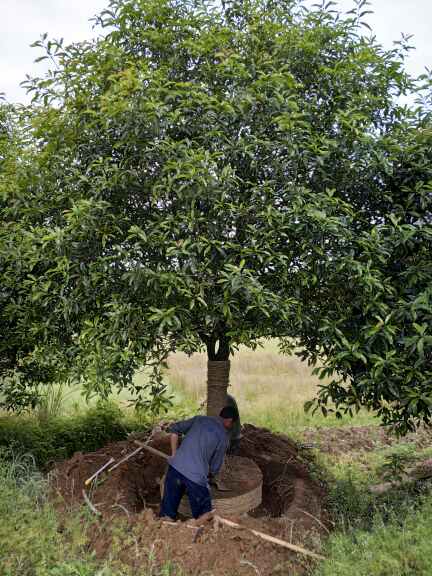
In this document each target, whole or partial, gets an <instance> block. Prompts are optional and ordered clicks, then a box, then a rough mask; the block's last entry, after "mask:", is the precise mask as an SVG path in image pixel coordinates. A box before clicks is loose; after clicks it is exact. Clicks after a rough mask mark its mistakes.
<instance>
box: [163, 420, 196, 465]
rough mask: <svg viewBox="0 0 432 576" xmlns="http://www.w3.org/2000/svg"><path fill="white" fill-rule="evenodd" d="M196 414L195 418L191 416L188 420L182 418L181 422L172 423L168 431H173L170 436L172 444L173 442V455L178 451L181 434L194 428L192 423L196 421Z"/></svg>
mask: <svg viewBox="0 0 432 576" xmlns="http://www.w3.org/2000/svg"><path fill="white" fill-rule="evenodd" d="M195 418H196V417H195V416H194V417H193V418H189V419H188V420H181V421H180V422H175V423H174V424H171V426H170V427H169V428H168V432H170V433H171V436H170V444H171V456H174V455H175V453H176V452H177V447H178V443H179V434H187V433H188V432H189V430H190V429H191V428H192V424H193V423H194V420H195Z"/></svg>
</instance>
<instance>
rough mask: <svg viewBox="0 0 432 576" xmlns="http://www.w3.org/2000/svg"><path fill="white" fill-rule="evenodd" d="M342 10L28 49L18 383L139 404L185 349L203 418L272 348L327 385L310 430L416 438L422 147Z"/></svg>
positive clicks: (425, 234) (354, 18)
mask: <svg viewBox="0 0 432 576" xmlns="http://www.w3.org/2000/svg"><path fill="white" fill-rule="evenodd" d="M330 4H331V3H330ZM364 5H365V2H361V1H359V2H357V3H356V4H355V8H354V10H353V12H352V13H351V14H349V15H347V16H346V17H342V16H341V15H340V14H338V13H337V12H335V11H334V10H332V9H331V6H330V5H327V6H325V5H324V4H323V6H321V7H314V8H313V9H312V10H311V11H308V10H306V9H305V8H304V7H302V6H301V4H300V3H299V2H297V1H295V0H284V1H279V2H274V1H272V0H244V1H242V2H240V1H232V2H228V1H227V2H223V3H222V4H221V5H220V4H219V3H212V2H207V1H205V0H193V1H192V0H191V1H186V0H182V1H180V0H157V1H156V0H112V1H111V2H110V5H109V8H108V9H107V10H106V11H104V12H102V14H100V16H99V17H98V18H97V19H96V23H97V24H98V25H99V26H100V27H101V29H102V31H103V35H102V36H101V37H99V38H98V39H96V40H94V41H92V42H85V43H80V44H75V45H71V46H68V47H63V45H62V44H61V43H60V42H55V41H47V39H46V38H43V39H42V40H41V42H40V43H38V44H39V45H40V46H43V47H45V50H46V52H47V57H49V58H51V59H52V60H53V61H54V62H55V67H53V70H52V71H51V72H50V73H49V74H48V75H47V76H46V77H44V78H42V79H33V80H29V81H28V87H29V89H30V91H32V92H33V94H34V100H33V106H32V109H31V110H30V111H29V112H28V116H27V118H26V122H27V125H28V126H29V130H30V135H31V138H32V152H31V156H32V162H29V163H28V164H27V165H26V166H24V167H20V171H21V172H22V175H21V176H20V184H19V186H17V187H16V188H14V189H13V190H12V191H11V192H10V193H9V194H8V202H7V206H6V208H5V209H4V218H6V219H8V220H9V227H10V229H12V228H13V229H14V230H15V233H16V234H17V239H19V238H20V235H24V236H25V238H31V242H32V246H31V249H30V248H28V247H27V249H24V250H23V249H22V248H20V251H21V256H20V258H19V261H20V266H21V270H23V271H24V273H25V274H26V278H25V282H24V283H23V284H22V285H23V286H24V289H23V291H22V298H21V299H20V301H19V303H17V304H16V308H15V311H16V312H17V313H18V312H19V314H20V317H22V318H27V319H28V322H29V326H30V327H31V333H32V335H33V337H34V338H35V341H36V342H37V345H36V346H35V347H34V350H33V351H32V353H30V354H26V356H25V362H28V363H33V362H35V363H36V364H38V365H39V364H41V365H43V364H44V362H45V363H47V362H48V363H49V362H51V364H50V365H52V363H55V362H56V361H58V362H61V363H62V366H68V370H69V374H70V375H71V374H73V375H75V377H77V378H80V377H82V376H85V379H86V382H88V383H89V386H91V387H92V388H93V389H96V390H99V391H102V392H103V391H106V390H107V389H109V387H110V385H111V384H110V383H112V382H117V383H119V384H120V385H122V386H123V385H131V386H133V383H132V382H133V381H132V375H133V372H134V370H135V369H136V368H137V367H139V366H140V365H142V364H147V365H148V364H151V365H153V367H154V370H155V379H154V380H152V382H153V389H152V392H153V395H154V396H156V398H157V396H158V392H159V391H160V380H158V378H157V376H158V373H159V368H160V366H161V363H162V361H163V360H164V359H165V358H166V356H167V354H169V352H171V351H173V350H178V349H180V350H185V351H186V352H190V353H191V352H194V351H196V350H200V349H203V348H205V349H206V350H207V354H208V412H209V413H210V414H214V413H216V412H217V411H218V410H219V408H220V407H221V405H222V404H223V402H224V398H225V394H226V389H227V385H228V382H229V358H230V355H231V354H233V353H234V352H235V350H236V349H237V347H238V346H239V345H241V344H244V345H246V346H250V347H254V346H256V344H257V342H258V341H259V339H260V338H263V337H277V338H279V339H280V342H281V348H282V350H283V351H285V352H289V351H292V349H293V346H294V345H297V346H298V347H299V349H300V352H301V353H302V355H303V356H304V357H305V358H308V359H309V360H310V361H311V362H312V363H314V362H316V361H317V360H318V359H319V360H320V362H321V363H322V364H321V365H320V366H321V367H320V368H319V369H318V370H319V371H321V373H323V374H324V375H326V376H331V375H334V374H337V378H335V379H333V380H331V381H330V383H327V384H326V385H325V386H324V387H323V389H322V391H321V394H320V397H319V403H321V404H322V407H323V409H324V410H325V404H326V403H327V402H328V400H332V401H333V402H335V403H336V407H337V409H338V410H339V409H340V410H352V409H356V408H358V407H359V406H360V405H366V406H368V407H370V408H372V409H374V410H378V411H379V412H380V413H381V414H382V415H383V417H384V420H385V421H386V422H393V423H398V424H400V426H401V427H402V428H404V427H405V428H406V427H407V426H410V425H411V424H412V423H415V422H416V421H417V420H418V419H419V418H426V419H427V418H428V417H429V406H430V402H431V401H432V396H431V390H430V385H429V382H430V363H429V360H428V359H429V354H430V352H429V349H430V344H431V343H430V340H429V338H431V337H430V336H429V334H428V332H429V328H428V325H427V314H429V310H430V307H429V301H428V296H427V293H428V292H427V291H428V282H427V278H428V274H429V266H430V257H429V245H428V243H429V241H430V218H429V210H430V207H429V202H430V180H431V174H430V168H429V166H430V161H429V160H430V130H429V131H428V118H427V114H426V113H425V112H424V111H423V109H422V108H421V107H420V108H418V109H417V110H414V111H410V110H409V109H408V108H406V107H404V106H403V105H401V104H400V103H399V102H400V101H399V100H398V98H399V97H400V96H401V95H404V94H406V93H410V92H411V91H413V90H414V88H415V86H414V84H413V82H412V81H411V80H410V79H409V77H408V76H407V75H406V74H405V72H404V70H403V59H404V55H405V53H406V50H407V49H408V48H407V46H406V45H405V43H404V42H401V43H400V44H399V45H398V46H396V48H395V49H394V50H391V51H385V50H383V49H382V48H381V47H380V46H379V45H378V44H376V41H375V40H374V38H373V37H372V36H365V35H364V34H363V33H362V32H361V30H364V28H363V27H362V22H361V19H362V18H363V12H364ZM17 242H18V240H17ZM18 244H19V242H18ZM18 244H17V246H18ZM10 253H11V254H13V253H14V250H12V251H11V252H10ZM395 259H396V260H395ZM17 262H18V260H17V258H16V256H13V255H12V256H11V257H10V258H9V260H8V266H9V267H8V274H9V277H11V275H13V274H14V270H15V268H16V266H17ZM23 262H24V263H25V264H24V265H23ZM419 298H420V299H421V298H423V300H421V302H422V304H421V306H423V308H421V306H420V304H419V306H420V308H419V310H420V311H417V312H412V310H413V301H415V302H418V299H419ZM426 301H427V302H426ZM424 302H426V303H424ZM421 310H423V312H421ZM426 310H427V311H426ZM418 314H421V315H423V314H425V315H426V316H424V317H423V316H422V319H421V320H422V321H421V322H418V319H419V318H418ZM418 334H419V335H420V336H419V338H417V335H418ZM420 341H421V344H419V342H420ZM65 343H66V346H65ZM410 355H411V356H410ZM47 358H51V360H49V361H48V360H47ZM25 362H24V363H25ZM407 363H408V364H407ZM411 363H414V364H415V366H416V368H415V370H413V371H410V370H409V366H410V364H411ZM71 377H72V376H71ZM158 382H159V384H158ZM138 392H139V391H138ZM411 392H412V393H413V394H418V395H420V396H415V398H416V402H417V404H416V406H417V409H416V410H414V411H413V409H412V404H411V403H410V402H411V400H410V396H409V394H411ZM420 397H421V398H422V400H419V398H420ZM419 402H420V404H419Z"/></svg>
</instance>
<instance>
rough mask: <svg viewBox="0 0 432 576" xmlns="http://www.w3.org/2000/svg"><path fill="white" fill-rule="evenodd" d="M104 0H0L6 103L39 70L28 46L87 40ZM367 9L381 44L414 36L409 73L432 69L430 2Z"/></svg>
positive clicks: (379, 2) (388, 2) (412, 0)
mask: <svg viewBox="0 0 432 576" xmlns="http://www.w3.org/2000/svg"><path fill="white" fill-rule="evenodd" d="M307 1H308V2H309V3H313V1H317V0H307ZM107 4H108V0H0V14H1V21H0V92H4V93H5V94H6V97H7V99H8V100H9V101H10V102H14V101H16V102H24V101H27V97H26V94H25V92H24V90H23V89H22V88H20V86H19V84H20V82H21V81H22V80H24V79H25V75H26V74H27V73H28V74H30V75H31V76H35V75H41V74H42V72H43V64H34V62H33V61H34V59H35V58H37V57H38V56H40V55H41V53H40V52H38V50H37V49H34V48H33V49H31V48H30V47H29V45H30V44H31V43H32V42H34V41H35V40H38V39H39V37H40V35H41V34H43V33H44V32H47V33H48V36H49V37H51V38H53V37H54V38H61V37H63V38H64V39H65V42H66V43H70V42H74V41H79V40H84V39H86V38H90V37H91V36H92V35H94V31H92V28H91V23H90V22H89V19H90V18H91V17H92V16H94V15H95V14H96V13H98V12H100V11H101V10H102V9H103V8H104V7H105V6H107ZM338 5H339V7H340V8H341V9H342V10H349V9H350V8H352V7H353V1H352V0H339V1H338ZM370 9H372V10H373V11H374V14H370V15H368V16H367V21H368V23H369V24H370V25H371V26H372V29H373V31H374V33H375V35H376V36H377V39H378V41H379V42H381V43H382V44H384V46H385V47H387V48H389V47H391V44H392V41H393V40H397V39H399V38H400V34H401V32H404V33H406V34H413V35H414V37H413V39H412V41H411V43H412V44H413V45H414V46H416V50H415V51H413V52H412V53H411V56H410V59H409V62H408V70H409V71H410V72H411V73H412V74H414V75H415V74H420V73H422V72H423V71H424V67H425V66H428V67H429V68H431V67H432V0H371V6H370ZM365 31H367V30H366V29H365Z"/></svg>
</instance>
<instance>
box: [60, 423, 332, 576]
mask: <svg viewBox="0 0 432 576" xmlns="http://www.w3.org/2000/svg"><path fill="white" fill-rule="evenodd" d="M242 435H243V437H242V440H241V445H240V454H239V455H240V456H242V457H245V458H249V459H251V460H252V461H253V462H255V463H256V464H257V465H258V467H259V469H260V470H261V473H262V476H263V501H262V504H261V505H260V506H259V507H258V508H257V509H256V510H254V511H253V512H252V513H250V514H248V515H242V516H241V517H237V518H235V517H234V518H231V519H233V520H235V521H237V522H239V523H241V524H242V525H243V526H246V527H249V528H253V529H255V530H258V531H261V532H265V533H267V534H270V535H272V536H275V537H277V538H281V539H284V540H286V541H288V542H291V543H296V542H297V543H299V544H300V545H308V546H309V547H310V546H311V541H312V540H313V538H311V534H312V533H313V534H317V533H319V532H321V531H323V530H326V524H327V516H326V512H325V510H324V509H323V501H324V494H323V489H322V488H321V487H320V486H319V485H318V484H317V483H316V482H315V481H313V480H312V479H311V477H310V475H309V473H308V469H307V467H306V465H305V464H304V463H303V462H302V460H301V458H300V456H299V454H298V451H297V448H296V445H295V444H294V443H293V442H292V441H291V440H290V439H289V438H287V437H286V436H282V435H276V434H272V433H271V432H269V431H268V430H265V429H262V428H256V427H254V426H252V425H245V426H243V429H242ZM140 439H141V440H143V439H144V438H142V437H141V438H140ZM150 445H152V446H153V447H155V448H157V449H159V450H161V451H162V452H165V453H166V454H168V453H169V451H170V450H169V437H167V436H166V435H160V436H158V437H155V438H153V439H152V440H151V442H150ZM135 449H136V444H134V442H133V441H132V439H131V440H128V441H123V442H116V443H112V444H108V445H107V446H105V447H104V448H103V449H101V450H98V451H97V452H94V453H90V454H82V453H77V454H75V455H74V456H73V457H72V458H71V459H70V460H67V461H65V462H62V463H60V464H58V465H57V466H56V468H55V469H54V471H53V473H52V476H51V484H52V487H53V489H54V491H55V493H56V494H58V495H60V496H61V498H62V502H63V507H64V509H67V508H69V507H70V506H75V505H80V504H82V503H83V500H84V497H85V496H87V499H88V500H90V502H91V503H92V505H93V506H94V507H95V508H96V510H97V511H98V513H99V514H100V515H99V523H98V525H99V530H98V531H96V532H95V533H94V534H93V537H92V539H93V542H92V545H93V547H94V550H95V552H96V554H97V556H98V557H105V556H106V555H108V554H109V553H110V547H111V545H112V533H111V530H110V520H111V519H112V518H113V516H117V515H120V516H123V517H124V518H126V517H127V520H128V522H129V529H128V531H125V541H124V542H123V544H122V556H124V561H126V562H128V564H131V565H133V566H135V567H137V568H138V567H140V566H141V567H142V566H143V565H144V563H145V561H146V559H147V560H148V553H149V550H151V554H152V558H154V559H156V561H157V562H160V563H163V562H164V561H166V560H170V561H171V562H173V563H175V564H177V565H179V566H181V568H182V569H183V571H184V573H186V574H191V575H192V574H193V575H195V574H202V573H204V572H208V573H211V574H213V575H215V576H216V575H218V576H219V575H228V574H230V575H231V574H239V575H241V574H245V575H246V574H251V573H256V571H258V572H259V573H260V574H261V575H262V576H267V575H271V574H284V573H285V574H286V573H287V572H288V571H289V573H293V574H294V573H296V572H294V571H293V568H292V562H293V561H294V562H295V561H296V556H295V554H294V553H293V552H291V551H289V550H287V549H285V548H282V547H279V546H276V545H274V544H271V543H268V542H265V541H263V540H260V539H259V538H257V537H256V536H254V535H253V534H251V533H250V532H248V531H246V530H236V529H234V528H229V527H226V526H223V527H219V528H218V529H217V530H216V529H215V528H214V526H213V525H212V524H211V523H209V524H208V525H206V526H205V527H204V529H203V530H202V531H200V533H199V534H198V535H197V534H196V532H195V530H194V529H192V528H191V527H189V526H187V524H186V523H184V522H177V523H176V524H174V525H171V524H168V523H164V522H161V521H160V520H158V519H157V517H156V515H157V511H158V509H159V505H160V486H159V484H160V480H161V478H162V477H163V475H164V473H165V471H166V461H165V460H163V459H162V458H159V457H158V456H155V455H153V454H150V453H148V452H145V451H142V452H140V453H138V454H137V455H136V456H134V457H133V458H131V459H130V460H128V461H127V462H125V463H123V464H121V465H120V466H118V467H117V468H115V469H114V470H112V472H108V473H106V472H104V473H102V474H101V475H100V477H98V480H96V481H94V482H91V483H90V484H89V485H88V486H86V485H85V480H86V479H87V478H89V477H90V476H91V475H92V474H94V472H95V471H96V470H98V469H99V468H100V467H101V466H103V465H104V464H105V463H106V462H108V461H109V460H110V458H114V459H115V461H116V462H118V461H119V460H120V459H121V458H122V457H124V456H125V455H126V454H128V453H130V452H132V451H133V450H135ZM84 490H85V492H84ZM126 532H128V538H126ZM298 566H299V564H297V567H298ZM288 567H289V570H288ZM300 572H301V570H300V568H299V572H298V573H300Z"/></svg>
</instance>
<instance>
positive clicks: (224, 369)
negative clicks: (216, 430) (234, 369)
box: [206, 336, 230, 416]
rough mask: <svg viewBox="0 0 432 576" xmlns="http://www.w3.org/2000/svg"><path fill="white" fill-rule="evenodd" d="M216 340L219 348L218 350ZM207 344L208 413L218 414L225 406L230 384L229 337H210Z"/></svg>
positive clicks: (209, 414)
mask: <svg viewBox="0 0 432 576" xmlns="http://www.w3.org/2000/svg"><path fill="white" fill-rule="evenodd" d="M216 342H218V350H217V352H216ZM206 346H207V357H208V362H207V415H208V416H218V415H219V412H220V411H221V410H222V408H223V407H224V406H225V402H226V395H227V388H228V384H229V373H230V361H229V354H230V348H229V338H228V337H226V336H220V337H219V338H218V339H217V340H216V339H215V338H209V339H207V341H206Z"/></svg>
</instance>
